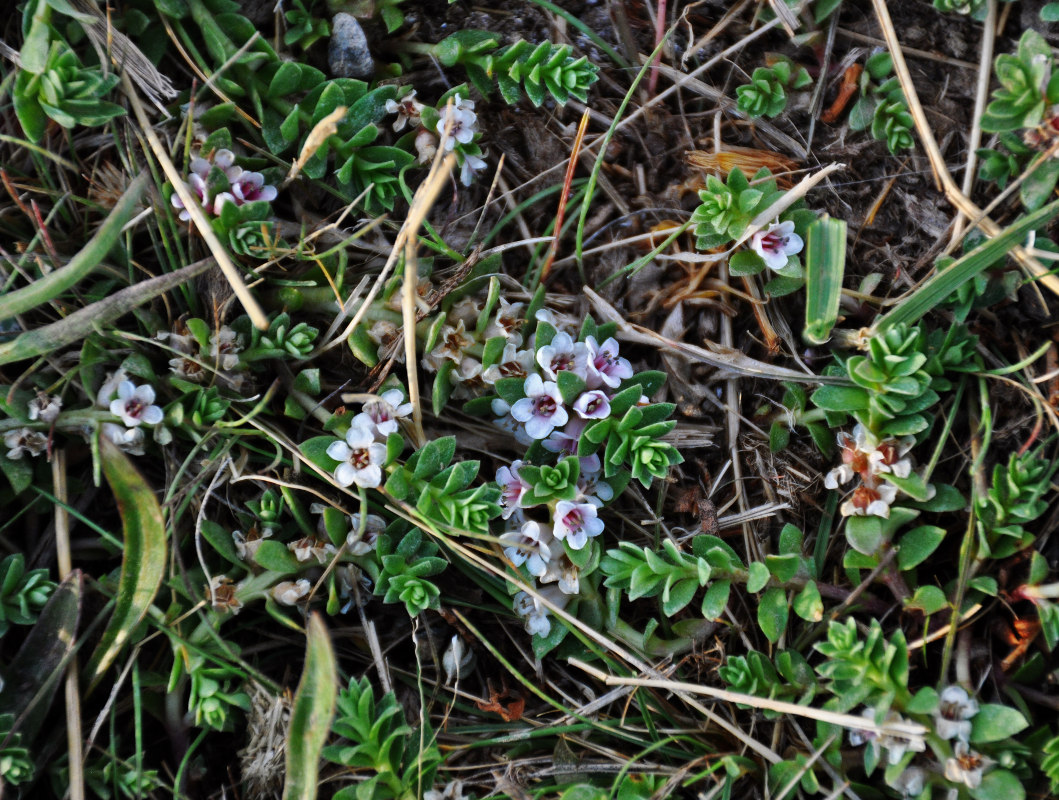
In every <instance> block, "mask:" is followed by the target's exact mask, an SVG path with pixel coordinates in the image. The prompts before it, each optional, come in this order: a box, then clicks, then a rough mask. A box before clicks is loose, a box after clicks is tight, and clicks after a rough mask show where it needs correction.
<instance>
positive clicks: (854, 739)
mask: <svg viewBox="0 0 1059 800" xmlns="http://www.w3.org/2000/svg"><path fill="white" fill-rule="evenodd" d="M861 716H862V717H864V718H865V719H868V720H871V721H872V722H875V719H876V717H875V710H874V709H871V708H866V709H864V710H863V711H862V712H861ZM903 722H907V720H906V719H904V718H903V717H902V716H901V715H899V714H898V713H897V712H895V711H890V712H888V713H887V714H886V719H885V720H884V721H883V723H882V724H883V725H884V726H886V725H892V724H894V723H903ZM849 743H850V744H852V745H854V746H857V745H861V744H864V743H867V745H868V747H870V748H872V749H873V750H874V751H875V754H876V757H878V756H879V755H880V753H879V752H878V751H879V749H880V748H881V749H883V750H885V751H886V761H887V763H889V764H896V763H898V762H899V761H900V760H901V759H902V758H903V757H904V755H905V753H907V752H908V751H909V750H911V751H912V752H913V753H922V752H923V751H924V750H925V749H926V746H927V745H926V742H925V741H924V740H923V739H922V738H919V737H908V736H902V735H900V734H897V733H889V732H883V733H876V732H875V731H873V730H867V729H865V730H851V731H850V732H849Z"/></svg>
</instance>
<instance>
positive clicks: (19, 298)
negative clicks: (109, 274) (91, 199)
mask: <svg viewBox="0 0 1059 800" xmlns="http://www.w3.org/2000/svg"><path fill="white" fill-rule="evenodd" d="M149 178H150V174H149V173H147V172H143V173H141V174H140V176H139V177H138V178H137V179H136V180H134V181H133V182H132V184H131V185H130V186H129V188H128V189H126V190H125V194H123V195H122V196H121V198H120V199H119V200H118V203H117V205H115V206H114V208H113V210H112V211H111V212H110V215H109V216H108V217H107V219H106V221H105V222H104V223H103V224H102V225H100V226H99V230H97V231H96V232H95V235H93V236H92V238H91V239H89V240H88V244H86V245H85V246H84V247H82V248H81V249H80V250H79V251H78V252H77V255H75V256H74V257H73V258H71V259H70V261H69V263H67V264H66V266H64V267H60V268H59V269H56V270H54V271H53V272H50V273H48V274H47V275H45V276H44V277H42V278H39V279H37V280H35V281H33V283H31V284H30V285H29V286H24V287H23V288H21V289H17V290H15V291H13V292H8V293H7V294H5V295H4V296H3V297H0V319H7V318H8V317H13V316H15V315H16V314H22V313H23V312H25V311H29V310H30V309H31V308H36V307H37V306H39V305H41V304H43V303H47V302H48V301H49V300H53V299H55V298H56V297H58V296H59V295H60V294H62V293H63V292H65V291H66V290H67V289H69V288H70V287H71V286H73V285H74V284H75V283H77V282H78V281H79V280H81V279H82V278H84V277H85V276H87V275H88V274H89V273H90V272H92V270H94V269H95V268H96V267H97V266H99V263H100V262H101V261H102V260H103V259H104V258H106V255H107V253H109V252H110V250H111V248H112V247H114V245H115V244H116V243H117V242H118V240H119V238H120V237H121V229H122V228H123V227H125V223H126V222H128V221H129V219H130V218H131V217H132V213H133V212H134V211H135V210H136V205H137V204H138V203H139V202H140V197H141V196H142V195H143V190H144V189H145V188H146V187H147V181H148V180H149Z"/></svg>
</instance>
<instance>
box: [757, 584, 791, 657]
mask: <svg viewBox="0 0 1059 800" xmlns="http://www.w3.org/2000/svg"><path fill="white" fill-rule="evenodd" d="M787 614H788V606H787V592H786V591H785V590H783V589H780V588H778V587H777V588H774V589H769V590H768V591H767V592H765V594H763V595H762V596H761V602H760V603H759V604H758V607H757V624H758V625H759V626H761V632H762V633H763V634H765V638H766V639H768V640H769V641H770V642H772V643H773V644H775V643H776V642H778V641H779V640H780V636H782V635H783V631H784V630H786V628H787Z"/></svg>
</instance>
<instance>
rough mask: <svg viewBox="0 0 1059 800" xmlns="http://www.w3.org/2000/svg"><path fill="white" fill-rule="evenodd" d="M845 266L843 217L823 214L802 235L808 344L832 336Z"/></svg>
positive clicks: (825, 339)
mask: <svg viewBox="0 0 1059 800" xmlns="http://www.w3.org/2000/svg"><path fill="white" fill-rule="evenodd" d="M845 269H846V223H845V220H841V219H831V218H830V217H827V216H824V217H822V218H821V219H818V220H816V221H815V222H812V223H811V224H810V225H809V230H808V231H807V232H806V235H805V329H804V330H803V331H802V338H804V339H805V341H806V342H808V343H809V344H823V343H824V342H826V341H827V340H828V339H830V338H831V329H832V328H834V327H835V323H836V322H837V321H838V301H839V298H840V296H841V295H842V277H843V275H844V274H845Z"/></svg>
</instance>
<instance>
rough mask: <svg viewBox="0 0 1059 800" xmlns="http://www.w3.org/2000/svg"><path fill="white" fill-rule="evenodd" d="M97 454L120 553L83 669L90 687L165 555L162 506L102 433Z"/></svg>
mask: <svg viewBox="0 0 1059 800" xmlns="http://www.w3.org/2000/svg"><path fill="white" fill-rule="evenodd" d="M99 453H100V457H101V458H102V461H103V474H104V475H105V476H106V479H107V483H109V484H110V488H111V491H113V492H114V499H115V500H117V503H118V513H119V514H120V515H121V524H122V528H123V533H124V537H125V552H124V555H123V558H122V562H121V577H119V578H118V591H117V596H116V598H115V602H114V613H113V615H112V616H111V618H110V622H109V623H108V624H107V629H106V631H104V632H103V638H102V640H101V641H100V643H99V646H98V647H97V648H96V652H95V653H94V654H93V655H92V660H91V661H89V663H88V667H87V668H86V670H85V671H86V674H87V676H88V684H89V686H94V685H95V684H96V682H97V681H98V680H99V678H100V677H102V675H103V673H104V672H106V670H107V668H108V667H109V666H110V665H111V664H112V663H113V661H114V659H115V658H116V657H117V655H118V653H119V652H121V649H122V648H123V647H124V646H125V645H126V644H127V643H128V641H129V639H130V637H131V636H132V633H133V630H134V629H135V628H136V627H137V626H138V625H139V624H140V622H141V621H142V620H143V618H144V616H146V614H147V610H148V609H149V608H150V606H151V602H152V601H153V600H154V596H155V594H157V593H158V587H159V586H161V585H162V579H163V578H164V577H165V564H166V557H167V555H168V548H167V546H166V534H165V523H164V522H163V519H162V507H161V506H160V505H158V499H157V498H156V497H155V495H154V492H153V491H152V490H151V487H150V486H148V485H147V481H145V480H144V479H143V476H142V475H140V473H139V472H138V471H137V469H136V467H134V466H133V465H132V462H131V461H129V459H128V457H127V456H126V455H125V454H124V453H122V452H121V450H119V449H118V446H117V445H115V444H114V443H113V442H111V441H110V439H108V438H107V437H105V436H101V437H100V440H99Z"/></svg>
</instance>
